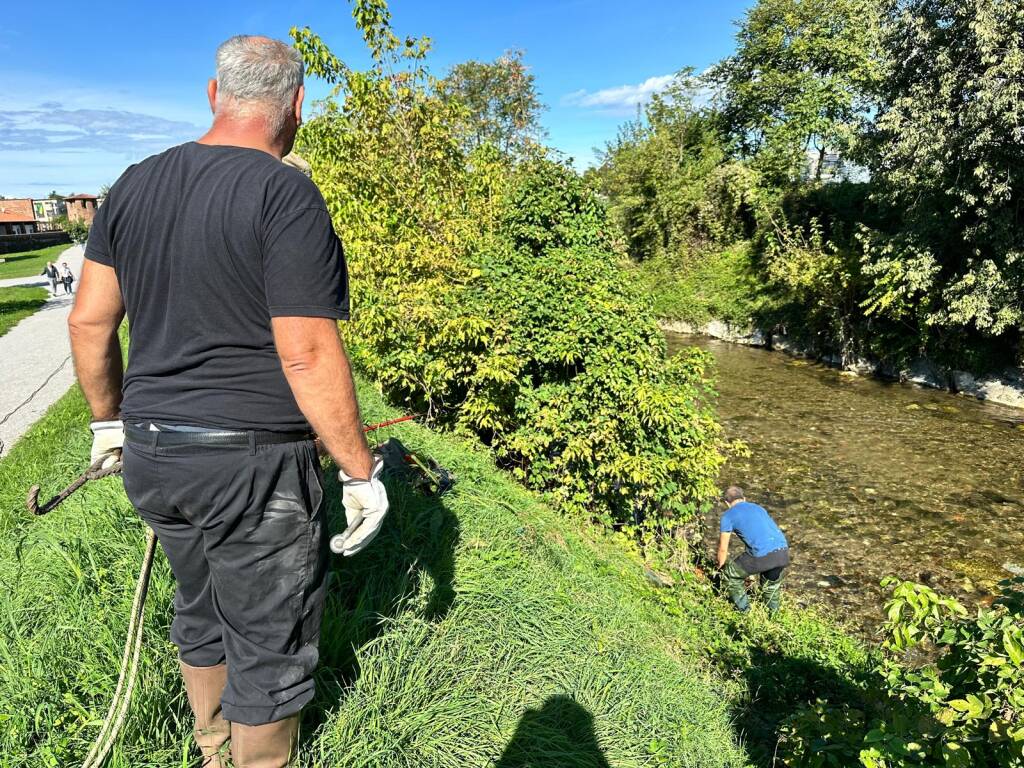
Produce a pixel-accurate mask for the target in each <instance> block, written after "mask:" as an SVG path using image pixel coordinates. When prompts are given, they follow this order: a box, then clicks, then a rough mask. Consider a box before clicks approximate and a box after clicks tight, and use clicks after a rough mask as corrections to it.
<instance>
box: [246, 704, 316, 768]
mask: <svg viewBox="0 0 1024 768" xmlns="http://www.w3.org/2000/svg"><path fill="white" fill-rule="evenodd" d="M298 741H299V716H298V715H292V716H291V717H286V718H285V719H284V720H278V721H277V722H276V723H267V724H266V725H243V724H242V723H232V725H231V759H232V760H234V768H289V766H292V765H295V764H296V763H295V762H294V760H295V758H296V757H297V756H298V750H297V749H296V746H297V745H298Z"/></svg>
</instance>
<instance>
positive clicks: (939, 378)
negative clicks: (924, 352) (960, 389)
mask: <svg viewBox="0 0 1024 768" xmlns="http://www.w3.org/2000/svg"><path fill="white" fill-rule="evenodd" d="M900 378H901V379H903V381H909V382H911V383H912V384H919V385H920V386H922V387H931V388H932V389H948V388H949V377H948V376H947V375H946V374H945V372H944V371H943V370H942V369H941V368H939V366H937V365H936V364H935V363H933V362H932V361H931V360H928V359H926V358H923V357H919V358H918V359H917V360H915V361H914V362H913V363H911V364H910V367H909V368H908V369H906V370H905V371H902V372H901V375H900Z"/></svg>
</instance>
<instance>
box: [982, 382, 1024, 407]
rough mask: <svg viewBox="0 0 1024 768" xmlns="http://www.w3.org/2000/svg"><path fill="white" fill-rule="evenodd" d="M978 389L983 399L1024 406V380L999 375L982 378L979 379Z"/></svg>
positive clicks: (1013, 405)
mask: <svg viewBox="0 0 1024 768" xmlns="http://www.w3.org/2000/svg"><path fill="white" fill-rule="evenodd" d="M978 391H979V393H980V394H978V395H975V397H980V398H981V399H982V400H990V401H991V402H993V403H999V404H1000V405H1009V406H1012V407H1014V408H1024V382H1021V381H1020V380H1019V379H1016V380H1014V378H1010V377H1009V376H1006V377H999V378H995V377H993V378H989V379H981V380H979V381H978Z"/></svg>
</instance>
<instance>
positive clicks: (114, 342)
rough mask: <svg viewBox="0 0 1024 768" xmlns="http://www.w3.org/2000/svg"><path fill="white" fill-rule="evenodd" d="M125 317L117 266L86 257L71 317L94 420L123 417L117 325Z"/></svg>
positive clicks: (75, 352) (81, 377) (73, 342)
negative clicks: (110, 265) (115, 269)
mask: <svg viewBox="0 0 1024 768" xmlns="http://www.w3.org/2000/svg"><path fill="white" fill-rule="evenodd" d="M123 318H124V302H123V301H122V299H121V288H120V286H119V285H118V283H117V275H116V274H115V273H114V270H113V268H111V267H107V266H104V265H102V264H97V263H96V262H94V261H88V260H86V262H85V264H84V265H83V267H82V279H81V283H80V285H79V288H78V294H77V296H76V297H75V307H74V309H72V310H71V315H70V316H69V317H68V333H69V335H70V336H71V354H72V356H73V357H74V361H75V373H76V374H77V375H78V383H79V385H80V386H81V387H82V392H83V394H84V395H85V399H86V402H88V403H89V408H90V410H91V411H92V418H93V420H94V421H112V420H115V419H119V418H120V412H121V383H122V379H123V376H124V366H123V362H122V359H121V343H120V341H119V340H118V338H117V329H118V327H119V326H120V325H121V320H122V319H123Z"/></svg>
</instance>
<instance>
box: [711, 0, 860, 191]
mask: <svg viewBox="0 0 1024 768" xmlns="http://www.w3.org/2000/svg"><path fill="white" fill-rule="evenodd" d="M876 4H877V0H818V1H817V2H809V1H808V0H759V1H758V3H757V4H756V5H755V6H754V7H753V8H752V9H751V10H750V11H749V12H748V13H747V16H746V18H745V19H744V21H743V23H742V24H741V26H740V30H739V33H738V34H737V50H736V53H735V54H733V55H732V56H730V57H728V58H727V59H725V60H724V61H722V62H721V63H720V64H719V65H718V66H716V67H715V68H714V69H713V70H712V72H711V73H710V75H709V79H710V81H711V82H712V83H713V84H714V86H715V88H716V89H717V90H718V98H719V100H720V102H721V103H720V108H721V111H722V116H723V119H724V121H725V125H726V127H727V130H728V131H729V133H730V134H731V135H732V136H733V138H734V139H735V140H736V142H737V145H738V147H739V148H740V151H741V152H742V153H743V154H744V155H748V156H751V155H752V156H757V157H758V162H759V164H760V166H761V167H762V168H764V169H765V170H766V171H768V172H769V175H770V176H771V177H772V178H773V179H775V180H777V181H785V180H792V179H795V178H799V177H801V176H802V175H803V173H804V171H805V169H806V167H807V161H808V156H809V153H811V152H813V153H815V154H816V159H815V162H814V167H815V176H816V177H820V174H821V171H822V168H823V166H824V160H825V156H826V154H827V153H828V152H836V153H839V154H841V155H843V156H846V155H849V153H850V151H851V149H852V145H853V144H854V143H855V139H856V136H857V134H858V133H859V132H860V130H861V129H862V127H863V125H864V123H865V121H866V119H867V118H868V116H869V114H870V109H871V99H870V96H871V93H872V91H873V88H874V85H875V83H876V81H877V79H878V62H877V37H878V25H877V23H876V18H877V10H876Z"/></svg>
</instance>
